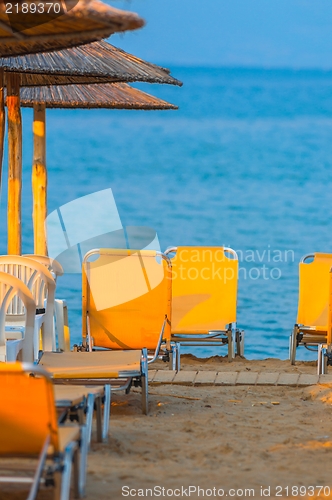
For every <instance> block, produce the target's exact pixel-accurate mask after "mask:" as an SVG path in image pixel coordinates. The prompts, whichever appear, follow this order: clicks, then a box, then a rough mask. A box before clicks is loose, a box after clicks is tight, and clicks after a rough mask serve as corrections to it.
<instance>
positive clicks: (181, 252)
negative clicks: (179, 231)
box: [165, 246, 244, 369]
mask: <svg viewBox="0 0 332 500" xmlns="http://www.w3.org/2000/svg"><path fill="white" fill-rule="evenodd" d="M165 254H166V255H170V256H171V255H172V254H173V255H174V254H175V255H174V257H173V258H172V259H171V263H172V327H171V340H172V342H175V343H176V345H177V354H178V359H177V365H178V369H180V356H179V352H180V345H182V344H183V345H187V346H188V345H190V346H208V345H209V346H210V345H224V344H227V345H228V359H229V360H232V359H233V358H234V343H236V345H237V353H238V354H239V355H243V341H244V338H243V332H240V331H239V330H237V329H236V300H237V282H238V258H237V254H236V252H235V251H234V250H232V249H230V248H224V247H188V246H187V247H172V248H169V249H167V250H166V252H165Z"/></svg>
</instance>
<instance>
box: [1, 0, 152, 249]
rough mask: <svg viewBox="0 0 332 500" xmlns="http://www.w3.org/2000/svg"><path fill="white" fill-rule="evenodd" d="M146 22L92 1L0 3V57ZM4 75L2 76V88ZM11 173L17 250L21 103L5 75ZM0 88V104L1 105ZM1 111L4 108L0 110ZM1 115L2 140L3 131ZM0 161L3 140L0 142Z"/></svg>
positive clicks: (15, 83) (11, 237) (15, 84)
mask: <svg viewBox="0 0 332 500" xmlns="http://www.w3.org/2000/svg"><path fill="white" fill-rule="evenodd" d="M143 25H144V21H143V19H141V18H140V17H139V16H137V15H136V14H134V13H131V12H126V11H121V10H118V9H114V8H112V7H109V6H108V5H106V4H103V3H102V2H98V1H96V0H64V1H62V0H59V1H58V2H56V1H55V2H47V1H45V0H38V2H34V1H31V0H24V1H22V0H18V1H17V2H15V3H14V2H13V3H9V2H0V56H8V55H19V54H27V53H34V52H39V51H47V50H55V49H62V48H64V47H72V46H75V45H80V44H84V43H88V42H93V41H96V40H100V39H102V38H106V37H107V36H109V35H111V34H112V33H115V32H119V31H126V30H133V29H137V28H140V27H141V26H143ZM2 80H3V76H2V75H0V88H2ZM6 85H7V107H8V145H9V153H8V160H9V173H8V179H9V180H8V183H9V186H10V187H11V189H10V197H9V202H8V242H9V244H8V252H9V253H14V254H19V253H21V206H20V205H21V203H20V201H21V175H22V125H21V113H20V106H19V88H20V78H19V75H18V74H16V73H10V74H8V75H7V81H6ZM1 94H2V90H0V106H1ZM2 113H3V108H2V110H1V111H0V115H2ZM3 125H4V121H3V119H2V117H1V116H0V141H1V138H2V137H3V133H4V126H3ZM0 150H1V151H0V160H1V158H2V156H3V144H1V143H0Z"/></svg>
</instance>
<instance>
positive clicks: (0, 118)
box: [0, 69, 6, 193]
mask: <svg viewBox="0 0 332 500" xmlns="http://www.w3.org/2000/svg"><path fill="white" fill-rule="evenodd" d="M4 86H5V82H4V72H3V69H0V193H1V184H2V162H3V150H4V139H5V116H6V115H5V99H4Z"/></svg>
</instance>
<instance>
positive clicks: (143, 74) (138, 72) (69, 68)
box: [0, 41, 182, 87]
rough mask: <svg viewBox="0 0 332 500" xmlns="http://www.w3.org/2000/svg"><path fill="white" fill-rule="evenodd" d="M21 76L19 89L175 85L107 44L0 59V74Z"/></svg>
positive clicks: (165, 71)
mask: <svg viewBox="0 0 332 500" xmlns="http://www.w3.org/2000/svg"><path fill="white" fill-rule="evenodd" d="M1 69H3V70H4V72H5V73H9V72H15V73H20V74H21V85H22V87H29V86H35V85H37V86H41V85H68V84H71V83H77V84H78V83H103V82H105V83H106V82H134V81H141V82H148V83H167V84H171V85H179V86H181V85H182V83H181V82H180V81H179V80H176V79H175V78H173V77H171V76H170V71H169V70H168V69H165V68H161V67H160V66H157V65H155V64H151V63H148V62H146V61H143V59H139V58H138V57H135V56H133V55H131V54H128V53H127V52H125V51H123V50H121V49H118V48H116V47H114V46H113V45H110V44H109V43H107V42H103V41H102V42H95V43H91V44H86V45H82V46H80V47H73V48H69V49H63V50H61V51H55V52H41V53H39V54H28V55H21V56H16V57H14V56H13V57H3V58H0V70H1Z"/></svg>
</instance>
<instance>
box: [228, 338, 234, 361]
mask: <svg viewBox="0 0 332 500" xmlns="http://www.w3.org/2000/svg"><path fill="white" fill-rule="evenodd" d="M227 337H228V361H233V359H234V338H233V330H227Z"/></svg>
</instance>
